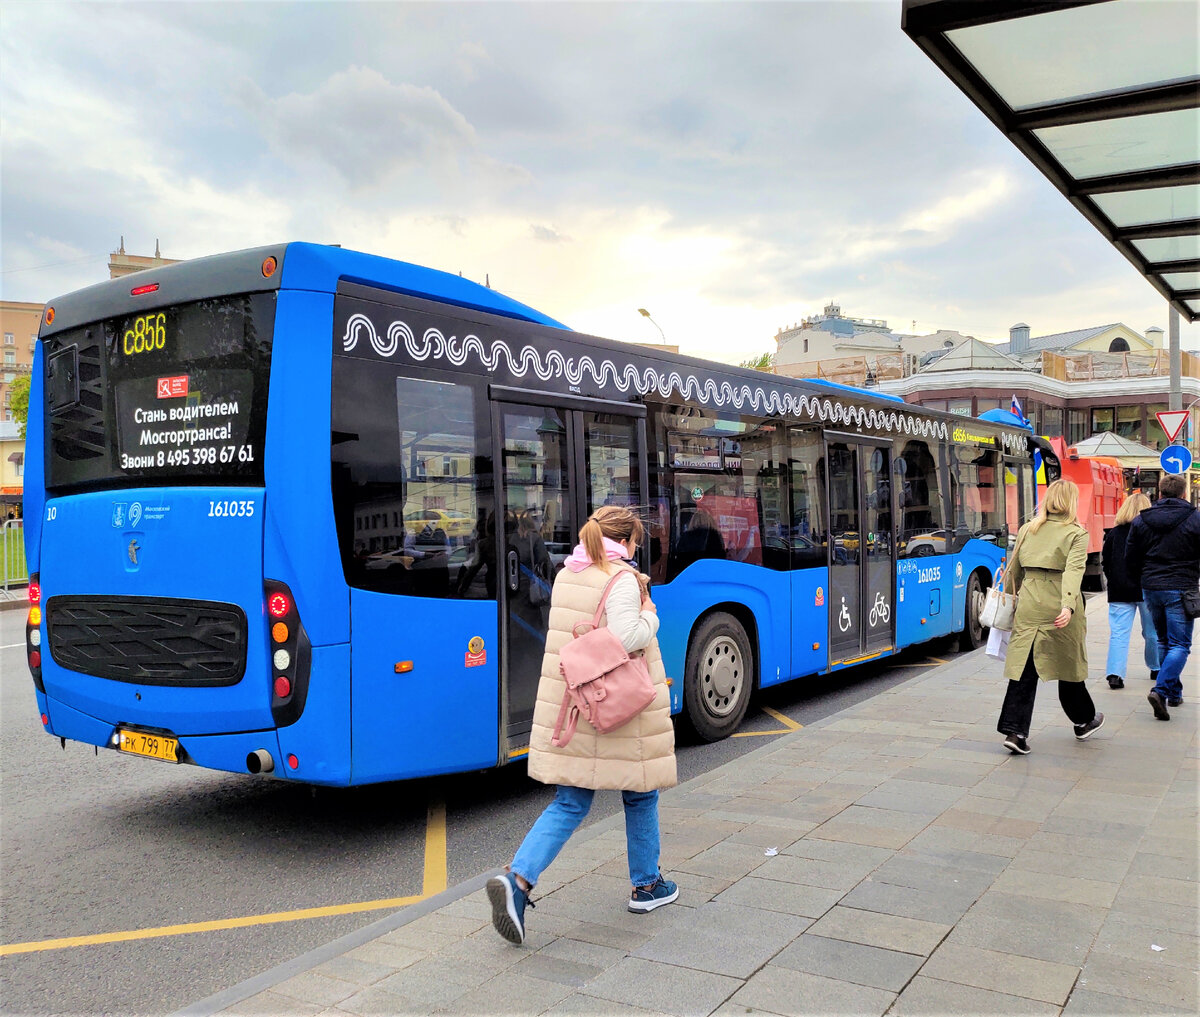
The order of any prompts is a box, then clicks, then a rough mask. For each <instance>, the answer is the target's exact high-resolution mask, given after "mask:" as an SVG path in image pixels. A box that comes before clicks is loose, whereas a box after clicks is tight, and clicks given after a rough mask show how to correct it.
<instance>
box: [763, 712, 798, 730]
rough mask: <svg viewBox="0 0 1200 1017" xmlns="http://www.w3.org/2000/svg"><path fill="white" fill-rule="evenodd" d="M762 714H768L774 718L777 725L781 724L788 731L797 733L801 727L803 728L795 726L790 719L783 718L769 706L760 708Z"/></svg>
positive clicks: (794, 722)
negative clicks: (777, 722)
mask: <svg viewBox="0 0 1200 1017" xmlns="http://www.w3.org/2000/svg"><path fill="white" fill-rule="evenodd" d="M762 712H763V713H769V714H770V715H771V716H772V717H774V718H775V719H776V720H777V721H779V723H780V724H782V725H783V726H784V727H786V728H787V729H788V730H789V731H799V730H800V729H801V728H802V727H804V725H803V724H797V723H796V721H794V720H792V718H791V717H785V716H784V715H783V714H782V713H779V712H778V711H776V710H772V709H771V708H770V707H769V706H764V707H763V708H762Z"/></svg>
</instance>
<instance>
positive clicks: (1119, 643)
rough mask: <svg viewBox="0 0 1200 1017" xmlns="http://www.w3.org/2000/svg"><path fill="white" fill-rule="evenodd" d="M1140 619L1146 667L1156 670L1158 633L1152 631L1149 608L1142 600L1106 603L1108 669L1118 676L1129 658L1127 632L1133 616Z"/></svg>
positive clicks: (1130, 626) (1152, 625) (1128, 632)
mask: <svg viewBox="0 0 1200 1017" xmlns="http://www.w3.org/2000/svg"><path fill="white" fill-rule="evenodd" d="M1135 614H1137V615H1139V616H1140V617H1141V620H1142V642H1143V643H1144V644H1145V647H1146V650H1145V660H1146V667H1148V668H1149V669H1150V670H1151V671H1157V670H1158V633H1157V632H1155V631H1154V619H1153V618H1151V617H1150V608H1148V607H1147V606H1146V602H1145V601H1144V600H1143V601H1142V602H1141V603H1138V604H1109V605H1108V664H1107V667H1108V671H1107V672H1106V673H1107V674H1115V675H1116V676H1117V677H1118V678H1124V677H1125V663H1126V661H1127V660H1128V659H1129V634H1130V633H1131V632H1132V631H1133V616H1134V615H1135Z"/></svg>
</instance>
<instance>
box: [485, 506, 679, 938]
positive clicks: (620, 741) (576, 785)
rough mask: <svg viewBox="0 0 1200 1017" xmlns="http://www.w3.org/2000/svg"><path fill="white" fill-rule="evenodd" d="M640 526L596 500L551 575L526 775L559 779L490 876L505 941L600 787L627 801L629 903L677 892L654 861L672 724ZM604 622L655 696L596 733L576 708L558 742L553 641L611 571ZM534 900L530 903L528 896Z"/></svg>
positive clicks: (635, 907)
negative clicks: (574, 720)
mask: <svg viewBox="0 0 1200 1017" xmlns="http://www.w3.org/2000/svg"><path fill="white" fill-rule="evenodd" d="M643 535H644V530H643V527H642V523H641V520H640V519H638V517H637V515H636V514H635V513H634V512H633V511H632V510H631V509H628V508H625V507H623V506H618V505H608V506H605V507H603V508H600V509H597V510H596V511H595V512H594V513H593V514H592V516H591V518H590V519H588V521H587V522H586V523H585V524H584V526H583V529H581V530H580V531H579V545H578V546H577V547H576V548H575V550H574V552H573V553H572V554H571V555H570V557H568V558H567V560H566V561H565V562H564V563H563V564H564V568H563V569H562V571H561V572H559V574H558V576H557V577H556V578H555V580H554V588H553V592H552V594H551V599H550V624H549V631H548V633H547V635H546V655H545V658H544V659H543V661H542V676H541V681H540V682H539V683H538V692H537V702H536V704H535V705H534V709H533V733H532V735H531V738H530V748H529V775H530V776H531V777H533V778H534V779H535V780H540V781H542V782H543V783H547V784H557V785H558V790H557V792H556V794H555V798H554V801H553V802H551V803H550V805H549V806H548V807H547V808H546V811H545V812H543V813H542V815H541V816H540V817H539V818H538V820H537V822H535V823H534V824H533V828H532V829H531V830H530V831H529V833H528V834H526V836H525V840H524V841H523V842H522V843H521V846H520V848H519V849H518V850H517V853H516V855H515V857H514V858H513V862H512V865H511V866H509V868H508V871H506V872H505V873H504V874H503V875H501V876H496V877H494V878H493V879H490V880H488V884H487V892H488V897H489V899H490V900H491V903H492V924H493V925H495V927H496V931H497V932H499V933H500V935H502V936H503V937H504V938H505V939H507V940H508V941H509V942H512V943H521V942H523V941H524V939H525V907H526V905H527V904H529V891H530V890H531V889H532V888H533V886H534V884H536V883H537V881H538V878H539V877H540V876H541V874H542V872H543V870H544V869H545V868H546V867H547V866H548V865H549V864H550V863H551V862H552V861H553V860H554V859H555V857H557V855H558V853H559V851H561V850H562V848H563V846H564V845H565V844H566V842H567V840H568V839H569V838H570V836H571V834H572V833H574V832H575V830H576V829H577V828H578V827H579V824H580V823H582V822H583V820H584V818H585V817H586V816H587V814H588V811H589V810H590V808H591V805H592V798H593V796H594V795H595V792H596V791H598V790H614V791H620V792H621V797H622V799H623V800H624V805H625V836H626V847H627V851H628V855H629V878H630V882H631V883H632V884H633V889H632V892H631V895H630V899H629V902H628V908H629V910H630V911H632V912H634V913H635V914H645V913H647V912H649V911H653V910H654V909H655V908H658V907H661V906H662V905H663V904H670V903H671V902H672V901H674V900H675V899H677V898H678V896H679V888H678V887H677V886H676V885H675V884H674V883H673V882H671V881H670V880H668V879H664V878H663V877H662V873H661V872H660V871H659V867H658V860H659V859H658V856H659V828H658V792H659V790H660V789H661V788H667V787H672V786H674V785H675V783H676V780H677V778H676V771H675V731H674V727H673V725H672V723H671V704H670V696H669V694H668V691H667V678H666V672H665V671H664V670H663V664H662V655H661V653H660V652H659V649H658V641H657V640H656V639H655V634H656V633H657V632H658V612H657V610H656V609H655V607H654V603H653V601H651V600H650V596H649V593H648V591H647V589H646V585H645V577H643V576H641V575H640V574H639V573H638V571H637V568H636V567H635V566H634V564H633V557H634V555H635V554H636V553H637V548H638V545H639V544H640V543H641V542H642V538H643ZM618 573H624V575H621V576H620V578H618V579H617V580H616V581H615V582H614V583H613V586H612V589H611V590H610V592H609V594H608V600H607V601H606V602H605V611H604V615H603V616H602V619H601V623H602V624H605V625H607V626H608V628H609V629H611V630H612V631H613V632H614V633H615V634H616V636H617V637H618V638H619V639H620V640H621V643H622V645H623V646H624V647H625V649H626V651H628V652H629V653H635V652H643V653H644V654H645V657H646V663H647V665H648V668H649V671H650V678H651V680H652V681H653V682H654V686H655V693H656V694H655V698H654V701H653V702H652V703H651V704H650V705H649V706H647V707H646V709H644V710H643V711H642V712H641V713H639V714H638V715H637V716H636V717H634V718H633V719H632V720H630V721H629V723H627V724H625V725H623V726H622V727H619V728H617V729H616V730H615V731H610V732H608V733H607V734H601V733H600V732H598V731H597V730H596V729H595V728H593V727H592V726H591V725H590V724H588V722H587V721H586V720H584V719H583V718H582V717H581V718H580V719H579V726H578V728H577V729H576V731H575V734H574V736H573V737H572V738H571V739H570V741H568V742H567V744H566V745H563V746H561V747H559V746H556V745H554V744H553V743H552V741H551V738H552V734H553V731H554V726H555V723H556V722H557V720H558V716H559V710H560V708H561V706H562V702H563V693H564V691H565V689H566V683H565V682H564V681H563V677H562V674H561V672H560V671H559V666H558V653H559V650H560V649H561V648H562V647H563V646H564V645H565V644H566V643H567V642H568V641H570V640H571V639H572V638H573V635H572V632H573V629H574V627H575V626H576V625H577V624H579V623H580V622H591V620H592V618H593V616H594V615H595V612H596V608H597V607H598V606H599V605H600V597H601V596H602V594H603V592H604V589H605V587H606V586H607V585H608V583H609V581H610V580H611V579H612V578H613V576H614V575H617V574H618ZM530 906H532V905H530Z"/></svg>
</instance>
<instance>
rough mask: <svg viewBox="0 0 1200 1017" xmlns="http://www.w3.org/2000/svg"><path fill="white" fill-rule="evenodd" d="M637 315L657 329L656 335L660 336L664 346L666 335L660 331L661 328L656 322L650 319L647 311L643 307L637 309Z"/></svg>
mask: <svg viewBox="0 0 1200 1017" xmlns="http://www.w3.org/2000/svg"><path fill="white" fill-rule="evenodd" d="M638 314H640V315H641V316H642V317H643V318H645V319H646V320H647V321H649V322H650V324H651V325H653V326H654V327H655V328H656V329H658V334H659V335H660V336H662V341H663V345H664V346H666V345H667V334H666V333H665V332H664V331H663V330H662V326H661V325H660V324H659V323H658V322H657V321H655V320H654V319H653V318H651V317H650V312H649V311H647V310H646V308H644V307H639V308H638Z"/></svg>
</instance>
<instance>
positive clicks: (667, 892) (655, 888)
mask: <svg viewBox="0 0 1200 1017" xmlns="http://www.w3.org/2000/svg"><path fill="white" fill-rule="evenodd" d="M678 899H679V887H678V886H676V885H675V884H674V883H672V882H671V881H670V880H669V879H663V877H662V873H661V872H660V873H659V874H658V879H656V880H655V881H654V883H653V885H652V886H651V887H650V888H649V889H646V888H644V887H641V886H635V887H634V888H633V895H632V896H631V897H630V898H629V910H630V911H632V912H633V913H634V914H637V915H644V914H646V913H647V912H649V911H653V910H654V909H655V908H660V907H662V906H663V905H664V904H670V903H671V902H672V901H674V900H678Z"/></svg>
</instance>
